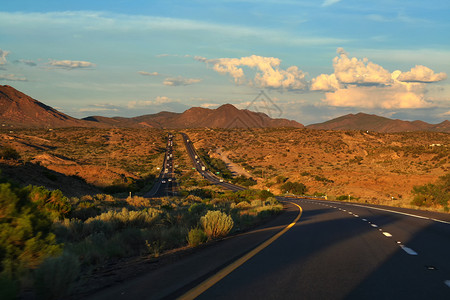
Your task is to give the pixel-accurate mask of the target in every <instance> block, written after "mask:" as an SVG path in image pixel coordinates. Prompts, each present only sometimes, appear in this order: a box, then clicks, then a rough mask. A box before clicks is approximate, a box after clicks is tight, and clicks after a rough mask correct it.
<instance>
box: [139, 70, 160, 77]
mask: <svg viewBox="0 0 450 300" xmlns="http://www.w3.org/2000/svg"><path fill="white" fill-rule="evenodd" d="M138 73H139V74H141V75H142V76H158V75H159V73H158V72H152V73H150V72H145V71H139V72H138Z"/></svg>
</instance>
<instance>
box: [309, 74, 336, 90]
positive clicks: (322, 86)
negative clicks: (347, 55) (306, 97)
mask: <svg viewBox="0 0 450 300" xmlns="http://www.w3.org/2000/svg"><path fill="white" fill-rule="evenodd" d="M340 87H341V84H340V83H339V81H338V80H337V79H336V75H335V74H331V75H328V74H320V75H319V76H317V77H316V78H313V80H312V82H311V88H310V89H311V90H312V91H326V92H328V91H334V90H337V89H339V88H340Z"/></svg>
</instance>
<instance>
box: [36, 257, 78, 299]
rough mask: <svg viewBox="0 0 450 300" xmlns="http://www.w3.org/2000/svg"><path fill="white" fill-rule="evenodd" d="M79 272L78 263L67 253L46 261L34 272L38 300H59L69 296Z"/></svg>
mask: <svg viewBox="0 0 450 300" xmlns="http://www.w3.org/2000/svg"><path fill="white" fill-rule="evenodd" d="M79 272H80V263H79V261H78V259H77V258H76V257H75V256H74V255H70V254H68V253H65V254H63V255H62V256H59V257H51V258H48V259H46V260H45V261H44V262H43V263H42V264H41V265H40V266H39V268H38V269H37V270H36V271H35V272H34V287H35V290H36V296H37V298H38V299H61V298H64V297H66V296H68V295H69V294H70V291H71V289H72V287H73V283H74V281H75V279H76V278H77V277H78V274H79Z"/></svg>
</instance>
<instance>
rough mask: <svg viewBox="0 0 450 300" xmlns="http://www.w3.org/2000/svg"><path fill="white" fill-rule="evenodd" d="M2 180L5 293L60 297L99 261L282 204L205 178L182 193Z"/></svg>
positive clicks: (220, 229) (225, 229) (194, 240)
mask: <svg viewBox="0 0 450 300" xmlns="http://www.w3.org/2000/svg"><path fill="white" fill-rule="evenodd" d="M1 182H2V183H1V184H0V215H1V219H0V220H1V221H0V228H1V231H0V232H1V234H0V262H1V264H0V287H1V289H0V290H1V291H2V295H1V296H2V299H12V298H14V297H15V296H16V295H17V294H18V293H19V292H20V291H24V290H33V291H34V293H36V295H37V297H41V298H44V299H59V298H61V297H64V296H67V294H68V293H69V292H70V291H71V289H72V288H74V287H75V288H76V286H77V284H78V283H77V280H78V279H80V278H82V277H84V276H85V275H86V274H89V273H91V272H93V270H94V269H95V268H97V267H98V266H101V265H103V264H106V263H108V262H111V261H117V260H119V259H124V258H127V257H133V256H136V257H147V258H148V259H152V258H157V257H159V256H160V255H162V254H163V253H165V252H166V251H169V250H171V249H176V248H183V247H197V246H199V245H201V244H204V243H206V242H208V241H213V240H215V239H218V238H222V237H224V236H226V235H228V234H230V233H233V232H238V231H241V230H245V229H246V228H249V227H251V226H254V225H255V224H257V223H259V222H261V221H262V220H264V219H265V218H267V217H268V216H270V215H273V214H275V213H277V212H279V211H281V209H282V205H281V204H280V203H278V202H277V201H276V200H275V198H273V195H272V194H268V193H267V192H263V191H257V190H252V191H243V192H239V193H232V192H224V191H221V190H217V189H212V188H213V187H208V186H206V185H205V186H203V187H199V186H193V185H191V186H190V188H191V191H190V192H187V191H184V192H182V193H180V194H181V195H180V196H178V197H170V198H155V199H147V198H142V197H140V196H132V197H128V198H125V199H120V198H115V197H113V196H111V195H107V194H98V195H85V196H82V197H80V198H78V197H71V198H67V197H65V196H64V195H63V194H62V193H61V192H60V191H59V190H54V191H49V190H47V189H45V188H43V187H36V186H26V187H20V186H18V185H15V184H13V183H10V182H8V180H7V179H5V178H3V179H2V180H1ZM68 266H70V268H69V269H67V268H68Z"/></svg>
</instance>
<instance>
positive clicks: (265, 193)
mask: <svg viewBox="0 0 450 300" xmlns="http://www.w3.org/2000/svg"><path fill="white" fill-rule="evenodd" d="M269 197H274V194H272V193H271V192H269V191H267V190H261V191H260V192H259V199H261V200H266V199H267V198H269Z"/></svg>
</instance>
